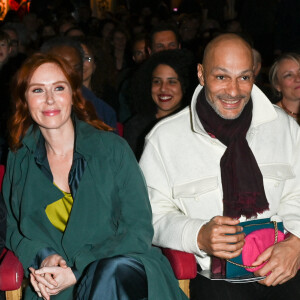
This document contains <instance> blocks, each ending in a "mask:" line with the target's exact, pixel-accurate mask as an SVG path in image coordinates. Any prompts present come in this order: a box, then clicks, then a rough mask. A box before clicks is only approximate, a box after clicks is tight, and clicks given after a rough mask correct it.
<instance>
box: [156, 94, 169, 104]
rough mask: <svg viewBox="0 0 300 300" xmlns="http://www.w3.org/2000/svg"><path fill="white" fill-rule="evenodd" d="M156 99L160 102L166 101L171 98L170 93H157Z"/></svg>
mask: <svg viewBox="0 0 300 300" xmlns="http://www.w3.org/2000/svg"><path fill="white" fill-rule="evenodd" d="M158 99H159V101H161V102H168V101H170V100H171V99H172V96H171V95H159V96H158Z"/></svg>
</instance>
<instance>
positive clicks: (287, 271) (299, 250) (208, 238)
mask: <svg viewBox="0 0 300 300" xmlns="http://www.w3.org/2000/svg"><path fill="white" fill-rule="evenodd" d="M242 230H243V228H242V227H241V226H239V220H237V219H233V218H230V217H222V216H217V217H214V218H212V219H211V220H210V221H209V222H208V223H206V224H205V225H203V226H202V228H201V229H200V231H199V234H198V239H197V242H198V247H199V249H201V250H203V251H205V252H206V253H207V254H209V255H214V256H216V257H219V258H224V259H232V258H234V257H237V256H239V255H240V254H241V252H242V250H243V246H244V244H245V234H244V233H243V232H242ZM264 262H267V263H266V264H265V265H264V266H263V267H262V268H261V269H260V270H258V271H256V272H255V275H256V276H267V277H266V278H265V279H263V280H261V281H259V283H261V284H264V285H266V286H271V285H272V286H275V285H277V284H283V283H285V282H286V281H288V280H289V279H291V278H293V277H294V276H295V275H296V273H297V271H298V269H299V267H300V239H299V238H298V237H296V236H294V235H292V234H291V235H290V237H289V238H287V239H286V240H284V241H282V242H280V243H277V244H275V245H273V246H271V247H269V248H268V249H266V250H265V251H264V252H263V253H262V254H260V255H259V256H258V257H257V259H256V261H255V262H254V263H253V264H252V266H259V265H261V264H262V263H264Z"/></svg>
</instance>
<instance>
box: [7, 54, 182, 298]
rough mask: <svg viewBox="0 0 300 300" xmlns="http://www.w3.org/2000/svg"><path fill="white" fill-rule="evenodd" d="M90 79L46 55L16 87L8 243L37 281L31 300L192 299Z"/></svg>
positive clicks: (24, 71) (27, 68)
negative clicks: (86, 95)
mask: <svg viewBox="0 0 300 300" xmlns="http://www.w3.org/2000/svg"><path fill="white" fill-rule="evenodd" d="M81 82H82V79H81V76H80V74H79V73H78V72H77V71H76V70H75V69H74V68H73V67H72V66H71V65H70V64H68V62H67V61H66V60H65V59H63V58H62V57H60V56H57V55H53V54H39V53H37V54H35V55H34V56H32V57H30V58H29V59H28V60H27V61H26V62H25V63H24V64H23V66H22V67H21V69H20V70H19V73H18V75H17V77H16V78H15V81H14V86H15V89H14V94H13V100H14V102H13V103H14V109H15V112H14V114H13V116H12V118H11V122H10V134H11V147H10V149H11V152H10V154H9V159H8V164H7V171H6V176H5V178H4V181H3V196H4V200H5V203H6V207H7V220H8V224H9V226H8V229H7V239H6V240H7V247H8V248H9V249H11V250H13V251H14V253H15V254H16V255H17V256H18V258H19V259H20V261H21V262H22V264H23V267H24V270H25V273H26V275H30V283H31V286H29V287H27V288H26V291H25V298H24V299H25V300H27V299H38V298H41V297H42V298H43V299H47V300H50V298H51V299H57V300H68V299H69V300H71V299H94V300H96V299H107V298H111V299H116V300H117V299H120V300H121V299H149V300H165V299H174V300H184V299H187V298H186V296H185V295H184V294H183V292H182V291H181V290H180V288H179V286H178V282H177V280H176V279H175V277H174V274H173V272H172V269H171V267H170V265H169V263H168V261H167V259H166V258H165V257H164V256H163V255H162V254H161V252H160V251H159V250H158V249H157V248H155V247H152V245H151V242H152V236H153V227H152V225H151V216H152V215H151V208H150V204H149V200H148V194H147V189H146V186H145V182H144V179H143V177H142V175H141V171H140V169H139V167H138V165H137V163H136V160H135V158H134V156H133V153H132V152H131V150H130V148H129V147H128V145H127V143H126V142H125V141H124V140H123V139H121V138H119V137H118V136H117V135H115V134H112V133H111V132H107V130H110V129H111V128H109V126H107V125H106V124H104V123H103V122H102V121H100V120H99V119H97V116H96V113H95V111H94V109H93V107H92V105H91V104H90V103H89V102H87V101H85V100H84V99H83V98H82V95H81V92H80V90H81ZM41 112H42V113H41ZM20 120H22V122H20Z"/></svg>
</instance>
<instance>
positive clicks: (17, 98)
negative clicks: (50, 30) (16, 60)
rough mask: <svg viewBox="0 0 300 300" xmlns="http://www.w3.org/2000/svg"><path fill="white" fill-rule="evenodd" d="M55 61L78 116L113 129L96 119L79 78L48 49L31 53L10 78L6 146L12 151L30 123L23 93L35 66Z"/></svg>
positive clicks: (102, 127) (62, 60) (94, 124)
mask: <svg viewBox="0 0 300 300" xmlns="http://www.w3.org/2000/svg"><path fill="white" fill-rule="evenodd" d="M45 63H53V64H56V65H57V66H58V67H59V68H60V69H61V71H62V72H63V73H64V75H65V77H66V79H67V80H68V82H69V83H70V85H71V88H72V99H73V111H74V112H75V114H76V116H77V118H78V119H79V120H82V121H85V122H87V123H89V124H90V125H92V126H93V127H95V128H97V129H100V130H107V131H112V130H113V129H112V128H111V127H110V126H108V125H106V124H105V123H104V122H103V121H101V120H99V119H98V117H97V115H96V111H95V109H94V106H93V104H92V103H90V102H89V101H86V100H85V99H84V98H83V96H82V93H81V84H82V82H81V78H80V76H79V74H78V72H77V71H75V70H74V69H73V68H72V67H71V66H70V65H69V63H68V62H67V61H66V60H64V59H63V58H61V57H59V56H57V55H55V54H48V53H35V54H33V55H32V56H31V57H29V58H28V59H27V60H26V61H25V62H24V64H23V65H22V66H21V68H20V69H19V71H18V72H17V74H16V76H15V77H14V79H13V82H12V84H13V85H12V87H13V88H12V106H13V113H12V116H11V118H10V119H9V122H8V130H9V146H10V148H11V150H12V151H17V150H18V149H19V148H20V147H21V146H22V139H23V137H24V136H25V134H26V132H27V130H28V128H29V127H30V126H31V125H32V124H34V121H33V120H32V118H31V116H30V113H29V109H28V105H27V100H26V97H25V93H26V91H27V88H28V85H29V83H30V80H31V77H32V75H33V73H34V72H35V70H36V69H37V68H38V67H39V66H41V65H43V64H45Z"/></svg>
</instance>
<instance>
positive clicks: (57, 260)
mask: <svg viewBox="0 0 300 300" xmlns="http://www.w3.org/2000/svg"><path fill="white" fill-rule="evenodd" d="M57 266H59V267H62V268H67V267H68V266H67V263H66V261H65V260H64V258H63V257H62V256H60V255H58V254H52V255H49V256H47V257H46V258H45V259H44V260H43V261H42V263H41V265H40V268H43V267H57Z"/></svg>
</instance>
